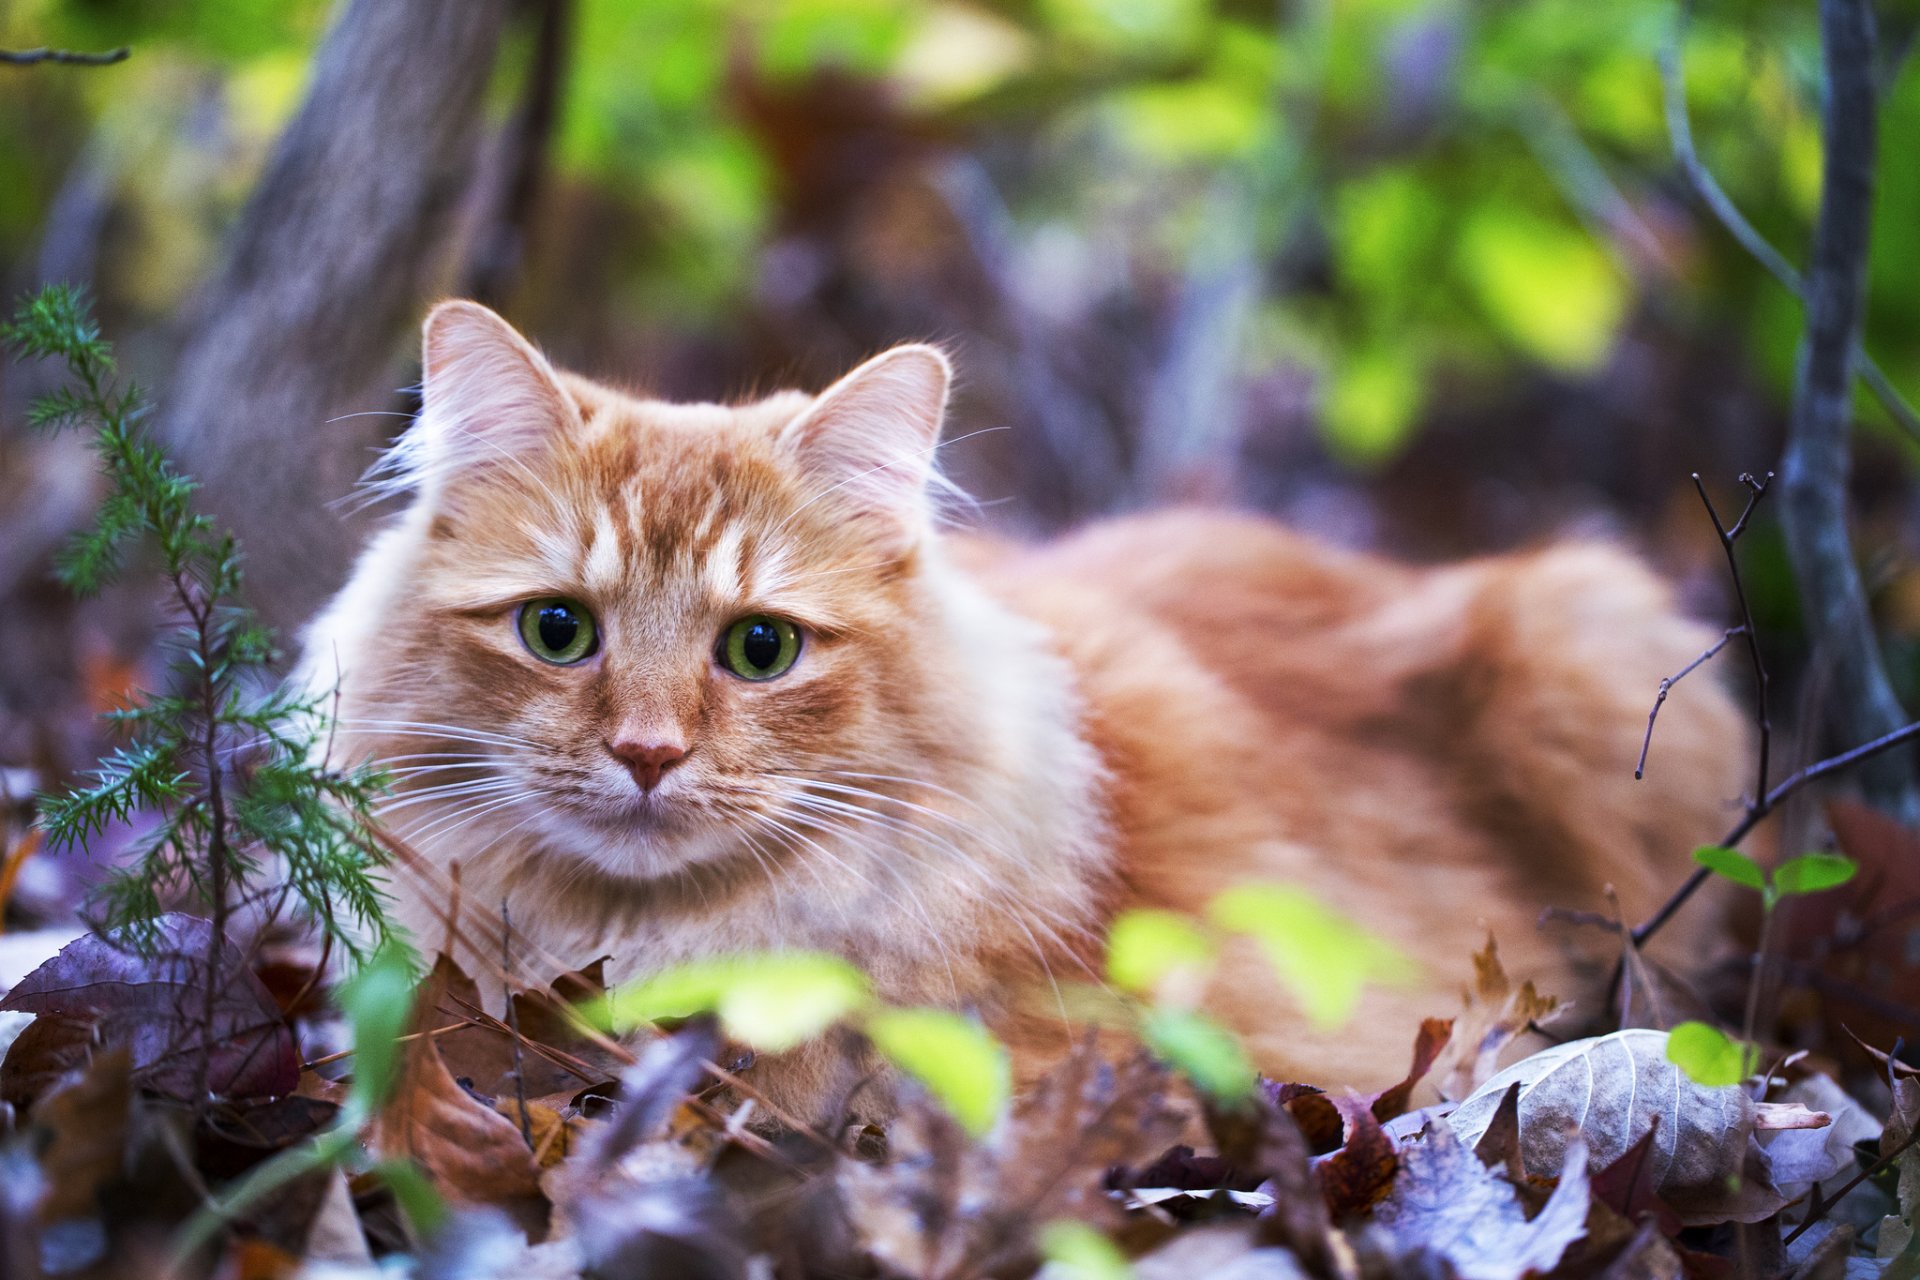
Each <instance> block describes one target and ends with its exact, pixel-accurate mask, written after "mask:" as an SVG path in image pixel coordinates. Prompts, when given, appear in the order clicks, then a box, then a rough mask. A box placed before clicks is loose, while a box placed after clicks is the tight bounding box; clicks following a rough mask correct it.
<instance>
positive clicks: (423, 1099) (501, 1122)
mask: <svg viewBox="0 0 1920 1280" xmlns="http://www.w3.org/2000/svg"><path fill="white" fill-rule="evenodd" d="M463 977H464V975H462V974H460V972H459V971H458V969H456V968H455V967H454V965H453V962H452V961H450V960H448V959H447V958H446V957H445V956H442V957H441V958H440V959H439V961H438V962H437V963H436V964H435V965H434V967H433V972H432V973H431V974H429V975H428V977H427V980H426V982H425V983H423V984H422V985H421V988H420V992H419V994H418V995H417V996H416V997H415V1012H414V1022H413V1029H414V1030H415V1031H419V1030H422V1029H425V1028H428V1027H431V1026H434V1025H437V1021H436V1020H437V1019H439V1018H441V1017H443V1016H444V1014H442V1013H441V1009H442V1008H443V1006H445V1004H446V1002H447V1000H448V993H449V990H450V989H452V988H455V987H457V986H458V985H459V983H460V982H461V980H462V978H463ZM400 1049H401V1059H400V1068H399V1074H398V1080H397V1082H396V1083H395V1086H394V1090H393V1096H392V1098H391V1099H390V1100H389V1101H388V1103H387V1105H386V1106H385V1107H384V1108H382V1109H381V1112H380V1115H379V1116H378V1117H377V1118H376V1120H375V1122H374V1145H375V1146H376V1147H377V1148H378V1150H379V1151H380V1153H381V1154H382V1155H383V1156H388V1157H393V1156H407V1157H411V1158H412V1159H413V1160H414V1161H416V1162H417V1163H418V1164H419V1165H420V1167H421V1169H422V1170H424V1171H425V1172H426V1174H427V1176H428V1177H430V1178H432V1179H433V1181H434V1183H435V1185H437V1186H438V1187H439V1189H440V1191H441V1192H442V1194H444V1195H445V1196H446V1197H447V1198H448V1199H450V1200H453V1201H456V1202H460V1203H466V1204H501V1203H504V1202H506V1201H509V1200H515V1199H520V1198H524V1197H533V1196H538V1195H539V1194H540V1182H539V1170H538V1169H537V1168H536V1167H535V1165H534V1161H533V1153H532V1151H530V1150H529V1149H528V1147H527V1144H526V1142H525V1140H523V1139H522V1138H521V1136H520V1130H519V1128H518V1127H517V1126H516V1125H515V1124H514V1122H513V1121H511V1120H509V1119H507V1118H506V1117H505V1116H503V1115H501V1114H500V1113H499V1112H497V1111H495V1110H494V1109H493V1108H492V1107H491V1106H489V1105H487V1104H486V1103H484V1102H482V1101H480V1100H479V1099H478V1098H476V1097H475V1096H474V1095H473V1094H471V1093H469V1092H468V1091H467V1090H466V1089H464V1088H462V1087H461V1086H460V1083H459V1081H457V1080H456V1079H455V1078H454V1076H453V1073H452V1072H450V1071H449V1070H447V1064H446V1063H445V1062H444V1061H442V1060H441V1057H440V1049H439V1046H438V1045H437V1044H436V1043H435V1042H434V1037H432V1036H427V1035H417V1036H415V1037H414V1038H413V1039H411V1040H408V1041H407V1042H405V1043H404V1044H403V1045H401V1046H400Z"/></svg>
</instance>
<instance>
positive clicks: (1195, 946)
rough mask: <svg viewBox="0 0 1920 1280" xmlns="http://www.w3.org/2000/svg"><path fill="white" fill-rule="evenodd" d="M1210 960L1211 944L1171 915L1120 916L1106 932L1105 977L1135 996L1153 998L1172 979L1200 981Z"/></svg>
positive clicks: (1137, 913)
mask: <svg viewBox="0 0 1920 1280" xmlns="http://www.w3.org/2000/svg"><path fill="white" fill-rule="evenodd" d="M1213 955H1214V946H1213V942H1212V940H1211V939H1209V938H1208V937H1207V935H1206V934H1204V933H1202V932H1201V931H1200V930H1199V928H1198V927H1197V926H1196V925H1195V924H1194V923H1193V921H1191V920H1189V919H1188V918H1187V917H1185V916H1183V915H1179V914H1177V913H1176V912H1172V911H1155V910H1137V911H1123V912H1121V913H1120V915H1119V916H1118V917H1116V918H1115V919H1114V922H1113V927H1112V928H1111V929H1109V930H1108V931H1107V976H1108V977H1110V978H1112V979H1113V984H1114V985H1115V986H1116V987H1120V988H1122V989H1124V990H1127V991H1132V992H1134V993H1136V994H1138V995H1143V996H1144V995H1152V994H1153V993H1154V992H1155V991H1156V990H1157V989H1158V988H1159V987H1160V986H1161V984H1162V983H1164V982H1166V981H1167V980H1168V979H1169V978H1174V977H1176V976H1178V977H1181V978H1189V979H1203V978H1204V977H1205V976H1206V974H1207V971H1208V970H1209V969H1211V968H1212V966H1213Z"/></svg>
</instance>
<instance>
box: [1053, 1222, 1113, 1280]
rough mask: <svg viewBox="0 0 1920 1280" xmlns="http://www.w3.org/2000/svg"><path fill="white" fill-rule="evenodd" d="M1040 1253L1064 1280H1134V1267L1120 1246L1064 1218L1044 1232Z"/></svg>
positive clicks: (1088, 1227)
mask: <svg viewBox="0 0 1920 1280" xmlns="http://www.w3.org/2000/svg"><path fill="white" fill-rule="evenodd" d="M1040 1252H1041V1254H1042V1255H1043V1256H1044V1257H1045V1258H1046V1260H1047V1261H1048V1262H1050V1263H1052V1264H1053V1266H1052V1267H1051V1268H1049V1269H1048V1274H1049V1275H1055V1274H1057V1275H1059V1276H1060V1277H1061V1280H1131V1277H1132V1276H1133V1264H1132V1263H1130V1262H1128V1261H1127V1255H1126V1254H1124V1253H1122V1252H1120V1248H1119V1246H1118V1245H1116V1244H1114V1242H1113V1241H1111V1240H1109V1239H1107V1238H1106V1236H1104V1235H1102V1234H1100V1232H1098V1231H1096V1230H1094V1229H1093V1228H1092V1227H1090V1226H1088V1225H1087V1224H1086V1223H1084V1222H1076V1221H1074V1220H1072V1219H1070V1218H1063V1219H1061V1220H1060V1221H1058V1222H1049V1223H1048V1224H1047V1225H1046V1226H1044V1227H1042V1228H1041V1229H1040Z"/></svg>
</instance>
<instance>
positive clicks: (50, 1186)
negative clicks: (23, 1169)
mask: <svg viewBox="0 0 1920 1280" xmlns="http://www.w3.org/2000/svg"><path fill="white" fill-rule="evenodd" d="M132 1075H133V1064H132V1062H131V1061H130V1060H129V1058H128V1056H127V1051H126V1050H124V1049H109V1050H107V1051H106V1052H104V1053H100V1054H97V1055H95V1056H94V1059H93V1062H92V1063H91V1064H90V1065H89V1066H88V1067H87V1069H86V1071H85V1073H83V1074H82V1075H81V1076H79V1077H78V1078H77V1079H75V1080H74V1081H73V1082H72V1083H71V1084H68V1085H66V1086H64V1087H62V1088H60V1089H57V1090H55V1091H54V1092H52V1093H49V1094H47V1095H46V1096H45V1097H44V1098H42V1099H40V1103H39V1105H38V1106H36V1107H35V1108H34V1111H33V1122H34V1124H35V1125H37V1126H38V1127H40V1128H41V1129H43V1130H45V1131H46V1132H47V1134H48V1141H47V1146H46V1149H45V1151H44V1152H42V1153H41V1156H40V1175H41V1177H42V1178H44V1179H45V1180H46V1188H47V1190H46V1195H45V1197H44V1198H43V1199H42V1200H41V1202H40V1218H41V1220H42V1221H43V1222H59V1221H61V1220H63V1219H66V1218H83V1217H91V1216H92V1215H94V1214H95V1213H97V1212H99V1203H98V1197H99V1194H100V1189H101V1188H102V1187H104V1186H106V1185H107V1184H108V1183H109V1182H111V1181H113V1180H114V1179H115V1178H117V1177H119V1176H120V1172H121V1170H122V1169H123V1168H124V1167H125V1165H126V1159H127V1118H128V1115H129V1114H130V1112H131V1109H132V1105H133V1083H132Z"/></svg>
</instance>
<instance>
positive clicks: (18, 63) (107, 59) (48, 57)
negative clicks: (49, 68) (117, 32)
mask: <svg viewBox="0 0 1920 1280" xmlns="http://www.w3.org/2000/svg"><path fill="white" fill-rule="evenodd" d="M132 53H133V50H131V49H129V48H127V47H126V46H125V45H121V46H120V47H119V48H118V49H108V50H107V51H106V52H104V53H76V52H74V51H73V50H71V49H0V67H31V66H37V65H39V64H40V63H43V62H57V63H60V64H61V65H63V66H69V67H109V66H112V65H113V64H114V63H116V62H125V61H126V60H127V58H128V57H129V56H131V55H132Z"/></svg>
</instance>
